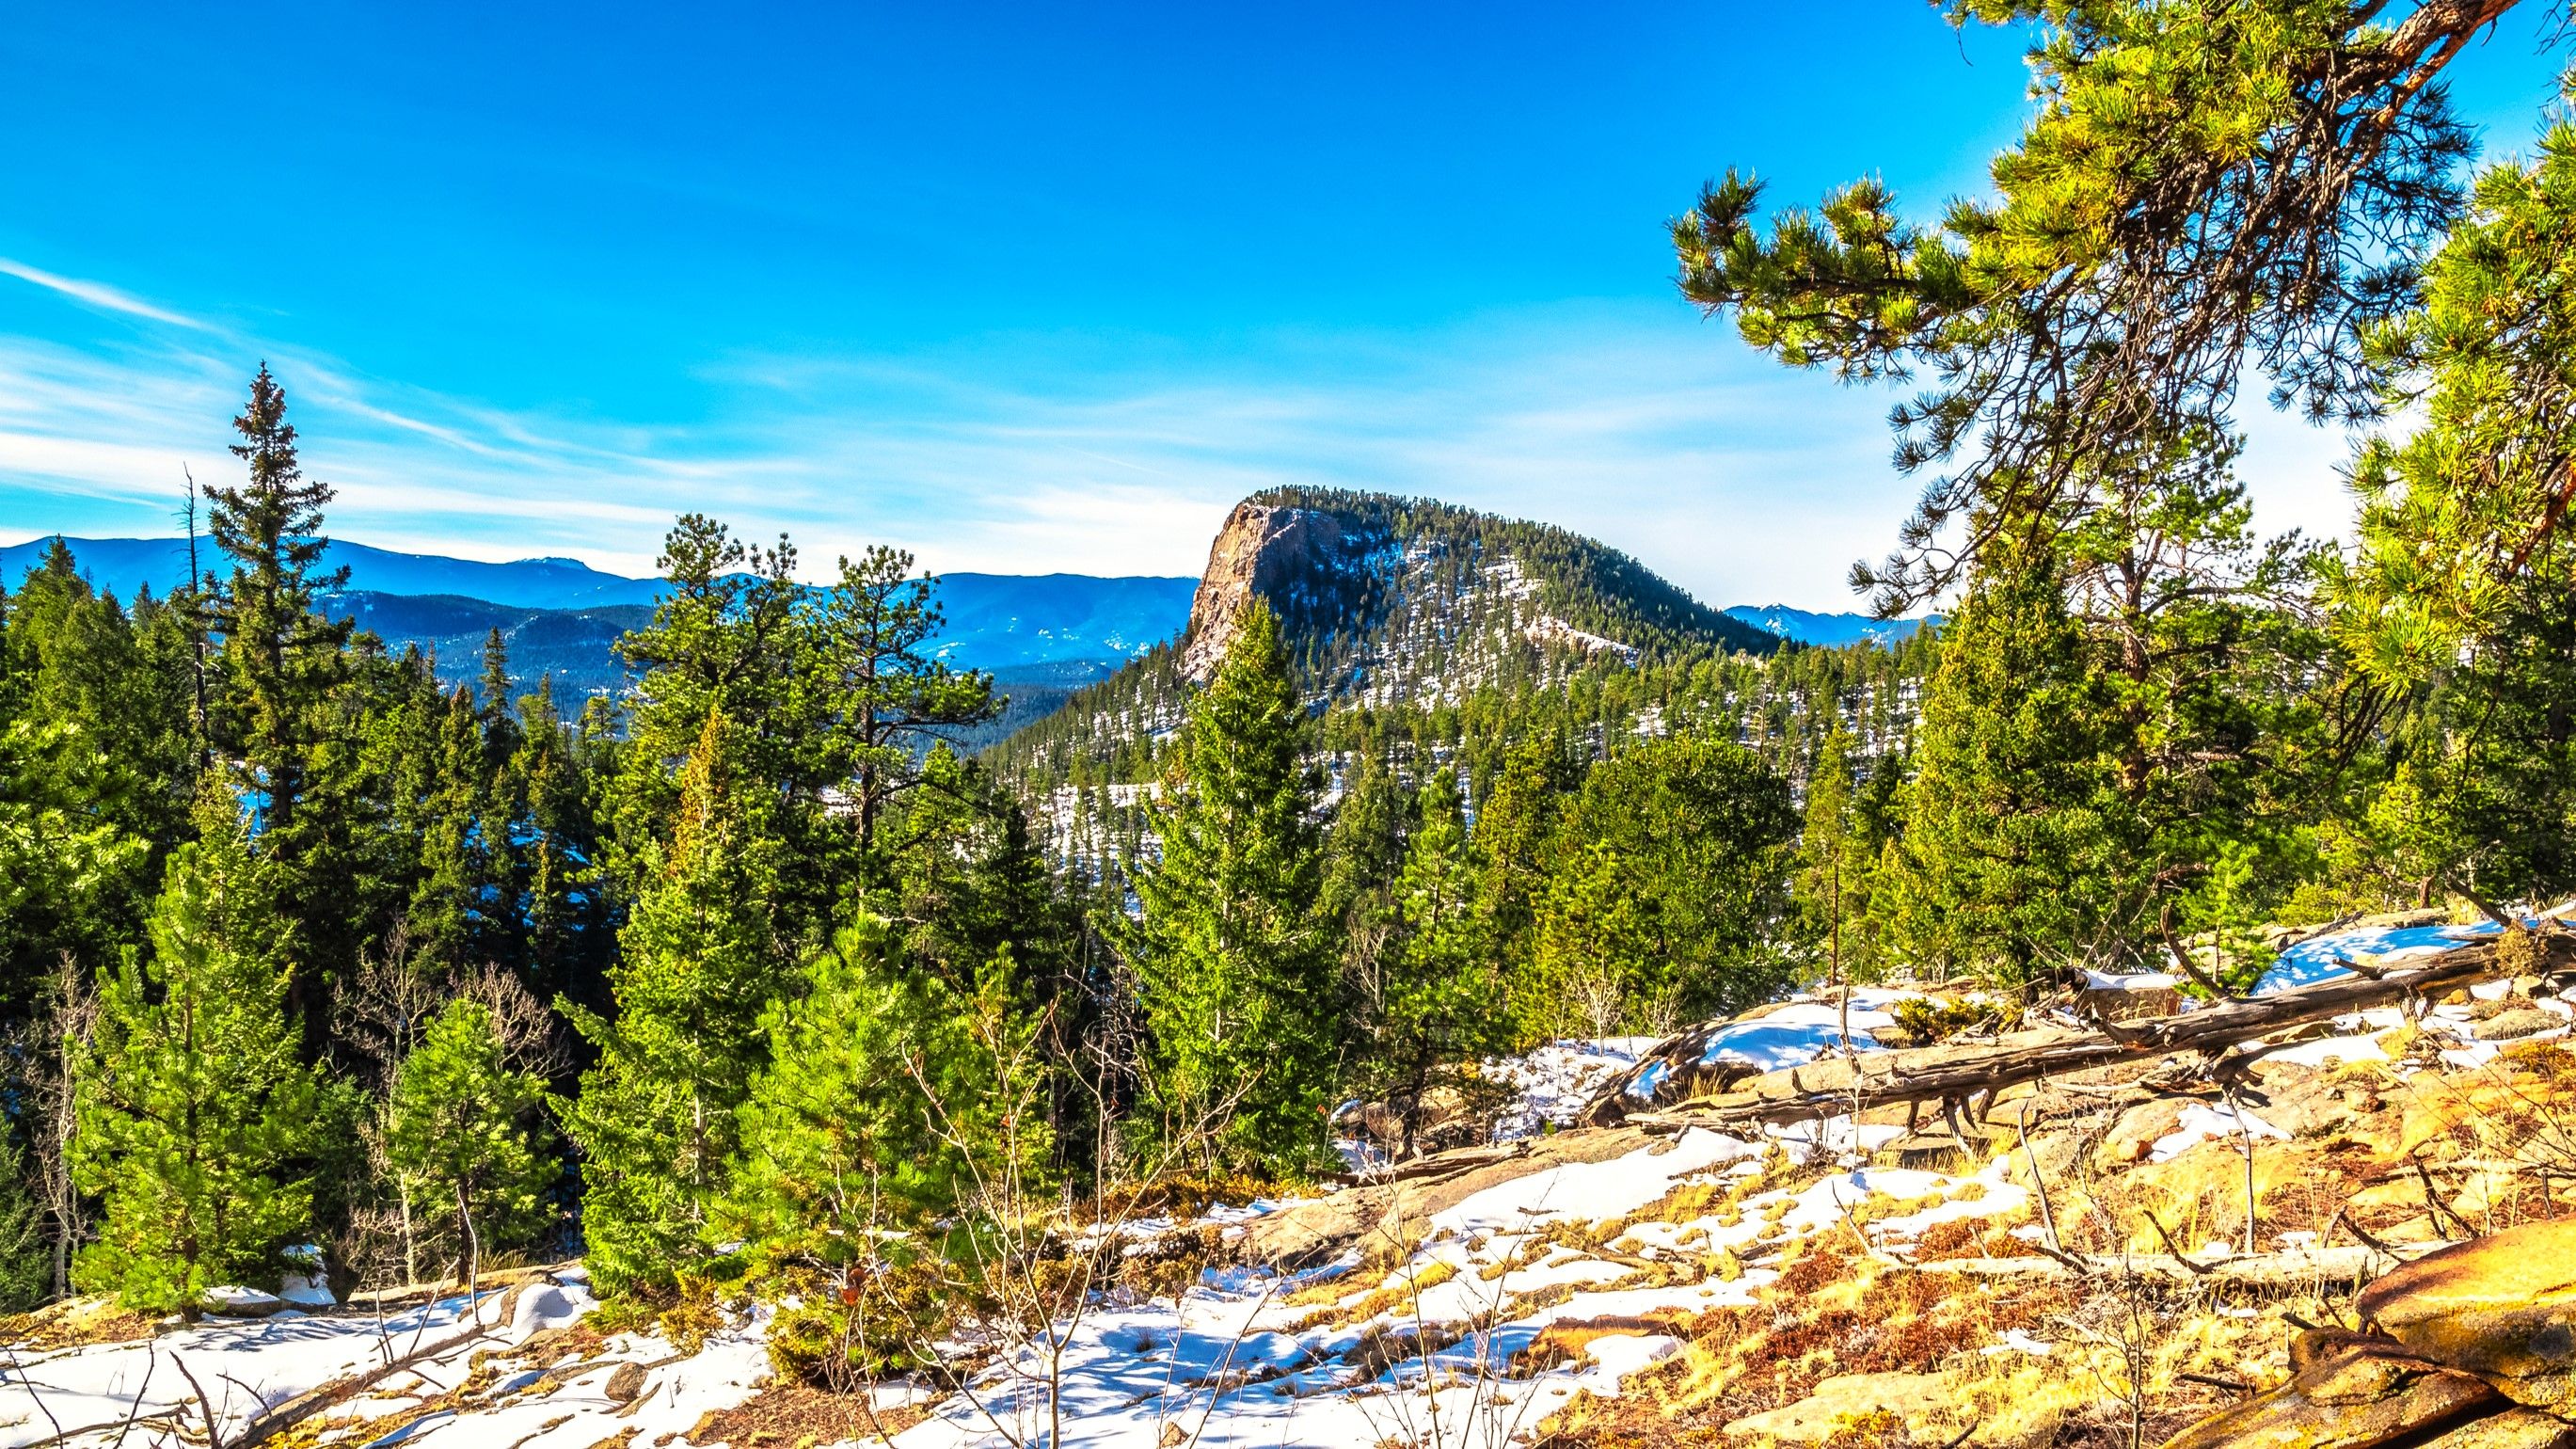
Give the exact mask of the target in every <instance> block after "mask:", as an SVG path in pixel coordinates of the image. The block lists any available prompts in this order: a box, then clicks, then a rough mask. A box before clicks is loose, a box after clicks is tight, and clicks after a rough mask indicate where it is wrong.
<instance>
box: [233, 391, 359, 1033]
mask: <svg viewBox="0 0 2576 1449" xmlns="http://www.w3.org/2000/svg"><path fill="white" fill-rule="evenodd" d="M233 430H234V431H235V432H237V433H239V434H240V435H241V441H240V442H238V443H235V444H234V445H233V447H232V451H233V455H234V456H235V457H237V458H240V459H241V460H242V461H243V462H244V463H245V464H247V465H248V466H249V472H250V476H249V478H248V480H247V481H246V482H244V483H242V484H241V485H239V486H237V487H210V488H208V489H207V490H206V497H207V499H208V501H209V502H210V503H211V504H212V508H211V510H210V512H209V514H208V523H209V524H210V526H211V529H212V532H213V534H214V539H215V545H216V547H217V548H219V549H221V550H222V551H223V553H224V554H225V556H226V557H228V558H229V559H230V560H231V561H232V570H231V574H230V576H229V577H228V578H226V579H223V580H221V581H219V582H218V583H217V585H216V587H215V589H214V591H213V594H212V596H211V597H210V598H209V599H207V601H206V608H207V623H208V624H209V625H210V626H211V627H212V628H213V629H214V630H215V632H217V633H219V634H221V635H222V636H223V652H222V655H221V656H220V658H219V660H218V661H217V662H218V668H219V673H220V677H221V688H220V690H219V691H218V702H217V703H218V707H217V708H216V710H215V712H214V713H215V724H216V729H215V736H216V742H217V744H218V745H219V746H220V747H221V749H222V752H223V753H225V754H228V755H230V756H231V757H232V758H234V759H235V760H236V761H238V765H239V770H238V774H239V778H240V781H241V784H242V787H243V789H244V790H245V791H246V792H247V794H248V796H249V798H250V800H251V801H252V803H253V805H254V807H255V808H256V811H257V814H258V818H259V835H258V849H259V852H260V853H261V854H262V855H264V856H267V857H269V858H270V859H272V860H273V861H275V862H277V863H278V864H279V865H280V866H281V867H282V869H280V870H278V871H275V872H271V873H268V874H269V877H270V880H271V882H272V883H273V885H274V886H275V888H276V889H277V890H278V892H279V895H278V900H277V906H276V909H277V911H278V914H279V915H280V916H281V917H282V919H281V921H280V925H281V926H283V927H284V928H285V929H286V933H287V935H286V940H285V941H284V943H283V944H282V947H281V952H280V954H281V956H282V958H283V959H284V961H285V962H286V963H287V967H288V970H289V973H290V975H289V981H288V986H287V1005H288V1009H289V1010H290V1011H292V1012H295V1013H296V1014H297V1015H299V1016H305V1015H308V1014H309V1013H311V1011H312V1008H313V1007H314V1006H316V1005H317V1004H318V1003H319V1000H320V991H321V988H322V985H323V983H324V982H325V981H326V980H327V978H328V976H329V975H330V973H331V972H332V971H333V970H335V969H337V968H339V967H342V966H345V965H348V964H350V963H351V962H353V961H354V959H355V954H356V942H355V940H354V939H353V935H352V924H351V922H350V920H349V916H348V912H347V909H346V907H347V905H348V892H347V890H346V872H347V868H348V862H347V860H346V859H345V856H346V853H347V850H348V848H349V846H350V841H349V839H348V835H349V831H350V829H351V822H350V821H349V819H348V818H347V813H348V804H349V802H348V800H347V798H346V795H347V791H348V789H349V782H348V781H347V780H346V779H345V778H335V777H345V774H346V771H347V769H348V767H349V766H350V764H351V763H352V761H351V759H350V752H349V749H348V747H347V741H346V740H345V739H343V738H342V737H341V731H340V729H339V727H338V726H339V718H338V715H337V713H336V712H335V711H334V710H332V709H331V708H330V707H329V702H330V700H331V698H332V697H333V695H334V694H335V693H336V692H337V691H338V690H339V689H340V688H341V686H342V685H343V684H344V683H345V682H346V681H347V680H348V678H349V661H348V658H347V656H346V653H345V650H346V648H347V646H348V644H349V640H350V636H351V633H352V627H353V626H352V625H351V623H350V621H349V620H347V619H345V618H343V619H338V620H332V619H327V618H325V617H324V616H323V614H322V612H321V604H322V598H323V595H325V594H327V593H330V592H332V591H334V590H336V589H339V588H342V587H345V586H346V585H347V583H348V570H346V569H336V570H329V571H325V570H324V569H323V568H322V556H323V553H324V551H325V550H326V549H327V548H328V547H329V540H328V539H327V538H326V537H325V536H324V535H323V532H322V521H323V520H322V511H323V509H324V507H325V506H326V505H328V504H329V503H330V501H331V498H332V494H333V490H332V487H331V485H330V484H328V483H323V482H320V481H317V480H315V479H311V478H307V477H305V476H304V470H303V465H302V463H301V461H300V460H299V457H298V453H297V443H296V435H295V426H294V425H293V424H292V423H289V422H288V421H287V420H286V393H285V390H284V389H283V388H280V387H279V386H278V385H277V381H276V379H275V378H273V377H271V376H270V375H269V371H268V368H267V366H266V365H265V364H263V365H262V366H261V368H260V370H259V375H258V376H257V377H256V378H254V379H252V381H251V387H250V402H249V405H248V406H247V407H245V408H244V409H243V410H242V413H241V415H240V416H239V417H236V418H234V419H233ZM308 817H309V818H308ZM335 877H336V878H335Z"/></svg>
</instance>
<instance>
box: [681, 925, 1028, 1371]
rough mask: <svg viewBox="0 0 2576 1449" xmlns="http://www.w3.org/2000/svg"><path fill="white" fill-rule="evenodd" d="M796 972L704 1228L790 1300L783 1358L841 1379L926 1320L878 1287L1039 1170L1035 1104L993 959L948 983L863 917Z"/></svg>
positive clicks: (782, 1329) (774, 1011)
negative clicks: (720, 1197) (903, 957)
mask: <svg viewBox="0 0 2576 1449" xmlns="http://www.w3.org/2000/svg"><path fill="white" fill-rule="evenodd" d="M802 974H803V980H802V982H801V983H800V986H801V989H799V990H797V991H794V992H791V993H789V994H788V995H786V996H784V997H782V998H781V999H780V1000H779V1001H777V1002H774V1003H772V1004H771V1006H770V1008H769V1010H768V1012H767V1013H766V1014H765V1016H764V1018H763V1023H762V1024H763V1027H764V1029H765V1031H766V1033H767V1037H768V1052H767V1056H768V1059H769V1063H770V1065H769V1066H767V1067H766V1068H764V1069H763V1070H762V1071H761V1073H760V1074H759V1076H757V1077H756V1078H755V1079H754V1080H753V1082H752V1085H751V1090H750V1093H749V1095H748V1098H747V1099H746V1100H745V1102H744V1104H743V1107H742V1111H741V1144H742V1145H741V1148H740V1152H739V1155H738V1157H737V1158H736V1160H735V1163H734V1166H733V1171H732V1174H731V1187H730V1189H729V1191H728V1193H727V1195H726V1199H725V1202H724V1204H723V1206H722V1208H721V1209H720V1211H719V1212H718V1214H717V1216H716V1226H715V1229H714V1231H715V1232H716V1233H717V1234H718V1235H720V1236H723V1237H726V1238H732V1239H739V1240H742V1241H744V1242H746V1243H748V1244H749V1245H750V1253H751V1256H752V1257H753V1259H754V1272H755V1274H756V1276H758V1277H760V1278H761V1279H764V1280H766V1282H767V1286H769V1287H770V1288H771V1289H772V1290H774V1291H784V1292H789V1293H794V1294H796V1295H797V1296H798V1297H800V1298H802V1299H803V1300H804V1305H803V1306H802V1307H801V1308H798V1309H793V1310H790V1311H788V1312H787V1313H786V1314H784V1315H782V1317H781V1319H780V1322H779V1326H778V1327H777V1328H776V1329H774V1330H773V1332H772V1335H771V1339H772V1355H773V1357H774V1358H776V1359H778V1360H779V1361H780V1367H781V1368H783V1369H785V1370H787V1371H789V1372H792V1373H796V1374H798V1375H800V1376H803V1377H806V1378H809V1379H813V1380H816V1381H819V1382H822V1383H824V1384H826V1385H827V1386H829V1387H834V1388H847V1387H849V1386H850V1385H851V1383H852V1382H854V1381H856V1380H857V1379H859V1378H861V1377H865V1376H874V1375H877V1374H881V1373H883V1372H885V1371H887V1370H890V1369H894V1368H898V1367H910V1366H914V1364H915V1362H916V1359H917V1350H918V1348H919V1346H920V1345H921V1344H922V1343H923V1342H925V1341H926V1337H927V1335H925V1334H924V1332H923V1327H924V1324H923V1321H922V1318H921V1317H920V1316H918V1315H916V1314H914V1313H910V1312H892V1311H890V1303H889V1299H888V1297H887V1295H886V1294H885V1292H884V1291H883V1285H884V1283H885V1281H886V1280H888V1279H889V1278H891V1277H899V1276H900V1270H901V1269H903V1268H905V1267H909V1266H918V1265H920V1264H921V1262H922V1261H923V1259H924V1255H925V1253H927V1252H935V1251H936V1249H937V1247H938V1243H939V1240H940V1239H941V1238H942V1237H944V1236H947V1235H949V1234H951V1233H955V1232H960V1231H964V1232H972V1231H975V1230H976V1228H977V1226H978V1224H977V1223H976V1222H975V1221H974V1220H975V1219H977V1218H978V1217H979V1215H981V1214H983V1213H987V1212H990V1211H993V1210H994V1209H995V1205H994V1204H993V1203H992V1202H991V1201H989V1199H990V1197H991V1196H992V1194H993V1189H994V1188H995V1186H996V1185H997V1184H1000V1183H1003V1182H1005V1181H1011V1180H1018V1181H1022V1182H1025V1181H1026V1180H1027V1175H1028V1174H1032V1173H1034V1172H1035V1171H1036V1168H1037V1164H1038V1163H1039V1162H1040V1161H1041V1159H1042V1158H1043V1156H1044V1153H1045V1149H1046V1133H1045V1124H1044V1119H1043V1116H1042V1111H1043V1102H1042V1094H1041V1092H1040V1091H1039V1089H1038V1087H1037V1085H1036V1083H1035V1082H1034V1080H1033V1078H1032V1077H1031V1076H1030V1074H1029V1071H1028V1067H1029V1065H1030V1060H1031V1053H1030V1049H1031V1036H1030V1031H1029V1027H1028V1024H1027V1023H1026V1022H1025V1021H1022V1020H1015V1019H1014V1018H1015V1015H1016V1014H1015V1013H1013V1012H1012V1011H1011V1010H1010V1008H1009V987H1008V984H1007V983H1008V981H1009V978H1010V977H1011V976H1012V975H1013V974H1015V972H1014V968H1013V966H1012V964H1011V963H1010V961H1009V959H1008V953H1007V952H1005V953H1003V955H1001V956H1000V957H997V958H996V959H995V960H994V961H993V962H991V963H988V968H987V969H986V970H984V971H981V972H978V973H975V974H976V975H977V976H979V977H981V978H982V981H981V982H980V984H979V983H977V982H972V981H970V982H969V983H967V984H966V985H965V986H964V987H963V988H961V987H960V986H959V985H957V984H954V983H951V982H949V981H947V980H945V979H943V978H942V977H941V976H940V975H939V974H937V973H931V972H923V971H917V970H909V969H906V968H905V967H904V966H903V964H902V963H901V962H900V961H899V960H898V959H897V958H896V953H895V949H894V941H893V937H892V932H891V931H890V930H889V928H888V926H887V923H886V922H885V921H884V920H883V919H882V918H880V917H875V916H862V917H861V918H860V919H859V920H858V921H857V922H855V923H854V924H852V925H850V926H848V927H846V928H844V929H843V930H842V932H841V933H840V935H839V936H838V938H837V939H836V940H835V941H834V943H833V945H832V946H831V948H830V949H828V950H825V951H821V952H818V953H816V954H815V956H814V957H813V958H812V959H810V960H809V961H808V962H807V963H806V966H805V969H804V971H803V973H802ZM908 1306H910V1307H912V1308H916V1309H919V1310H922V1311H923V1312H924V1313H926V1312H927V1311H928V1310H929V1309H930V1307H931V1305H930V1304H928V1303H924V1302H919V1301H917V1300H913V1301H910V1302H909V1305H908Z"/></svg>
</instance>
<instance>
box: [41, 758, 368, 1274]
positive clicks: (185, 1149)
mask: <svg viewBox="0 0 2576 1449" xmlns="http://www.w3.org/2000/svg"><path fill="white" fill-rule="evenodd" d="M213 794H215V795H216V796H218V797H220V795H221V794H222V792H221V791H220V790H218V791H215V792H213ZM199 820H200V828H201V830H202V832H203V834H202V835H201V837H200V839H199V840H198V841H197V842H196V843H194V844H192V845H188V846H184V847H182V848H181V849H180V850H179V851H178V852H177V853H176V854H175V855H174V856H173V857H172V858H171V861H170V869H169V874H168V876H167V880H166V883H165V884H164V886H163V888H162V892H161V898H160V900H159V902H158V903H157V904H156V905H155V906H154V907H153V914H152V921H151V930H150V934H151V949H150V951H149V952H148V953H140V952H129V953H128V954H127V956H126V958H125V960H124V963H123V964H122V965H121V966H120V967H119V968H118V969H116V970H115V971H112V972H110V973H108V974H107V975H106V977H105V979H104V980H102V981H101V983H100V988H99V1015H98V1026H97V1031H96V1036H95V1039H94V1040H93V1041H92V1042H91V1043H90V1045H89V1046H88V1048H87V1049H86V1050H85V1051H83V1052H82V1053H81V1054H80V1055H79V1057H78V1060H77V1065H76V1077H75V1080H76V1084H77V1085H76V1094H77V1095H76V1102H77V1110H78V1114H79V1131H78V1133H77V1135H76V1136H75V1137H74V1138H73V1142H72V1148H73V1152H74V1154H75V1156H74V1171H75V1174H76V1178H77V1180H78V1182H79V1184H80V1186H81V1187H82V1189H83V1190H85V1191H88V1192H91V1193H95V1194H97V1195H98V1196H99V1198H100V1199H101V1200H102V1202H103V1204H104V1208H105V1216H104V1221H103V1223H102V1225H101V1227H100V1232H99V1238H98V1241H97V1242H95V1243H93V1244H91V1245H90V1246H89V1247H87V1248H85V1249H83V1250H82V1252H81V1255H80V1260H79V1265H78V1269H77V1274H76V1278H77V1281H78V1282H79V1283H80V1284H81V1286H83V1287H85V1288H88V1289H91V1290H93V1291H110V1292H114V1293H116V1294H118V1295H119V1296H120V1297H121V1298H123V1299H124V1300H125V1302H126V1303H127V1304H129V1305H131V1306H133V1307H136V1308H140V1309H146V1310H168V1309H172V1308H175V1309H178V1310H179V1311H180V1312H181V1313H182V1314H184V1315H186V1316H187V1317H189V1318H190V1319H192V1320H193V1319H194V1318H195V1317H196V1315H197V1313H198V1312H199V1311H200V1309H201V1308H202V1306H203V1304H204V1301H205V1294H206V1291H207V1290H208V1289H210V1288H213V1287H216V1286H218V1285H220V1284H225V1283H236V1282H241V1281H244V1280H245V1279H248V1278H252V1277H255V1276H258V1275H259V1274H260V1273H261V1272H262V1270H263V1269H266V1268H268V1267H270V1266H271V1265H272V1264H273V1263H274V1261H275V1260H274V1258H273V1257H272V1255H273V1254H274V1253H275V1251H276V1250H277V1249H278V1248H279V1247H281V1246H283V1245H284V1243H285V1241H286V1239H287V1238H288V1236H289V1235H291V1234H294V1233H297V1232H301V1231H303V1230H305V1229H306V1228H308V1227H309V1226H310V1225H311V1213H312V1205H313V1180H312V1178H311V1176H310V1175H309V1173H300V1172H299V1171H298V1166H299V1163H302V1162H304V1161H305V1159H306V1157H307V1154H308V1152H309V1150H310V1149H311V1148H313V1147H314V1146H315V1145H316V1144H315V1143H314V1142H313V1141H312V1140H311V1139H312V1137H313V1135H314V1133H315V1132H316V1129H317V1124H319V1123H321V1122H322V1121H323V1120H324V1117H325V1113H324V1110H323V1109H324V1102H323V1097H324V1095H325V1089H324V1087H323V1085H322V1083H321V1082H320V1080H319V1079H318V1078H317V1077H316V1076H315V1074H314V1073H313V1072H312V1071H311V1070H310V1069H308V1068H306V1067H304V1066H303V1065H301V1064H300V1063H299V1062H298V1061H297V1059H296V1041H295V1035H294V1033H293V1032H291V1031H290V1030H289V1029H288V1025H287V1019H286V1015H285V999H284V992H283V987H284V979H283V975H282V973H281V971H280V970H279V967H278V964H277V961H276V959H275V958H274V957H273V956H272V955H271V954H270V953H269V950H268V942H269V941H270V940H271V939H272V937H273V936H274V933H275V923H274V922H273V921H272V920H271V919H269V918H268V917H267V915H266V914H265V910H264V904H265V902H266V901H267V900H268V899H270V893H269V892H268V891H266V890H264V889H263V888H262V887H261V884H260V882H259V881H258V879H257V877H258V875H259V873H260V872H261V871H262V870H264V869H268V868H270V867H268V866H266V865H264V864H263V863H261V862H259V861H257V860H255V859H254V858H253V857H252V854H251V852H250V848H249V844H248V841H247V839H246V838H245V833H244V831H243V830H242V828H241V827H240V825H239V824H238V823H237V822H235V821H233V820H229V819H226V818H224V813H223V812H222V810H221V809H220V806H219V804H217V805H209V806H208V807H207V808H205V809H204V810H202V811H201V812H200V816H199Z"/></svg>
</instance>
